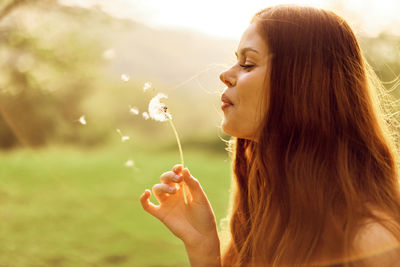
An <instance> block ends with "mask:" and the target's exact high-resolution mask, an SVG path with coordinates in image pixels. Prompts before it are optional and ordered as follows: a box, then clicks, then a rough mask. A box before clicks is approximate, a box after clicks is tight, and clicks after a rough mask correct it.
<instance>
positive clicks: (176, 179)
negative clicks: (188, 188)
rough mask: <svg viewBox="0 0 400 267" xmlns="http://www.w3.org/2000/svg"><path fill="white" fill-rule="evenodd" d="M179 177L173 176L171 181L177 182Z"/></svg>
mask: <svg viewBox="0 0 400 267" xmlns="http://www.w3.org/2000/svg"><path fill="white" fill-rule="evenodd" d="M179 179H180V176H179V175H175V176H174V178H172V180H174V182H179Z"/></svg>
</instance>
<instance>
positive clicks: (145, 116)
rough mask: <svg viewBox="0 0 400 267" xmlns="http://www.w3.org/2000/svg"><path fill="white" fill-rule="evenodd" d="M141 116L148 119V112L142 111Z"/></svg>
mask: <svg viewBox="0 0 400 267" xmlns="http://www.w3.org/2000/svg"><path fill="white" fill-rule="evenodd" d="M142 117H143V118H144V119H145V120H148V119H150V116H149V113H147V112H146V111H145V112H143V113H142Z"/></svg>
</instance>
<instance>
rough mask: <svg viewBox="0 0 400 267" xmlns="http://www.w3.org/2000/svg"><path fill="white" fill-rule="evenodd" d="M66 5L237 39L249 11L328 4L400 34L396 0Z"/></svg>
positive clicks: (96, 0) (358, 22)
mask: <svg viewBox="0 0 400 267" xmlns="http://www.w3.org/2000/svg"><path fill="white" fill-rule="evenodd" d="M59 2H61V3H64V4H69V5H80V6H85V7H91V6H94V5H97V6H100V7H101V8H102V9H103V10H104V11H106V12H108V13H110V14H112V15H114V16H117V17H122V18H131V19H133V20H136V21H139V22H141V23H143V24H146V25H149V26H151V27H155V28H163V27H166V28H186V29H189V30H195V31H201V32H203V33H206V34H210V35H214V36H220V37H229V38H235V39H239V38H240V36H241V34H242V32H243V31H244V29H245V28H246V27H247V25H248V23H249V21H250V19H251V17H252V16H253V14H254V13H255V12H256V11H258V10H260V9H262V8H264V7H267V6H271V5H276V4H287V3H294V4H304V5H312V6H316V7H322V8H329V9H332V10H334V11H335V12H337V13H338V14H339V15H341V16H343V17H344V18H345V19H346V20H347V21H348V22H349V23H350V25H351V26H352V27H354V29H355V31H356V32H363V33H366V34H368V35H376V34H377V33H379V32H380V31H382V30H383V29H385V30H386V31H389V32H392V33H396V34H400V27H398V25H400V1H399V0H379V1H378V0H291V1H285V0H247V1H245V0H112V1H110V0H59Z"/></svg>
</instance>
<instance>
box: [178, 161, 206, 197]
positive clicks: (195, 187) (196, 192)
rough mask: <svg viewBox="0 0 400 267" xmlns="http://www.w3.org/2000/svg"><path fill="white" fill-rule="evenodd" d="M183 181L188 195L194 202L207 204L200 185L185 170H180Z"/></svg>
mask: <svg viewBox="0 0 400 267" xmlns="http://www.w3.org/2000/svg"><path fill="white" fill-rule="evenodd" d="M182 177H183V181H184V182H185V183H186V185H187V186H188V188H189V190H190V193H191V195H192V198H193V201H195V202H200V203H204V202H208V199H207V196H206V194H205V193H204V191H203V188H202V187H201V185H200V182H199V181H198V180H197V179H196V178H194V177H193V176H192V175H190V172H189V170H188V169H187V168H185V169H183V170H182Z"/></svg>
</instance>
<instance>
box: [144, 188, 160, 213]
mask: <svg viewBox="0 0 400 267" xmlns="http://www.w3.org/2000/svg"><path fill="white" fill-rule="evenodd" d="M150 195H151V193H150V190H149V189H146V190H145V191H144V193H143V194H142V195H141V196H140V203H141V204H142V207H143V209H144V210H145V211H147V212H148V213H150V214H151V215H153V216H155V217H158V216H157V211H158V207H157V206H156V205H154V204H153V203H151V202H150V200H149V198H150Z"/></svg>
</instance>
